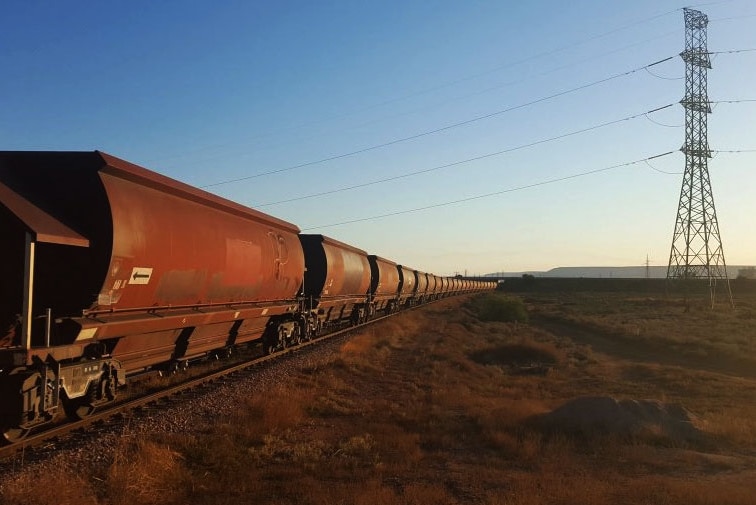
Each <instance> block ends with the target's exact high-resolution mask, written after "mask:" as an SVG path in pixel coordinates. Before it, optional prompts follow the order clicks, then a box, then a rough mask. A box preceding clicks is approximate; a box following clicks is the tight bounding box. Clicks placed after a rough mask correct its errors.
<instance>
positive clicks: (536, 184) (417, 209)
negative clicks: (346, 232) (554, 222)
mask: <svg viewBox="0 0 756 505" xmlns="http://www.w3.org/2000/svg"><path fill="white" fill-rule="evenodd" d="M674 152H676V151H668V152H666V153H662V154H657V155H654V156H649V157H647V158H643V159H640V160H635V161H629V162H627V163H620V164H619V165H612V166H610V167H604V168H597V169H594V170H588V171H585V172H580V173H577V174H572V175H567V176H564V177H557V178H554V179H548V180H545V181H540V182H534V183H532V184H526V185H524V186H517V187H515V188H508V189H503V190H501V191H494V192H492V193H485V194H482V195H475V196H471V197H468V198H460V199H459V200H452V201H448V202H442V203H436V204H433V205H426V206H424V207H415V208H413V209H407V210H399V211H396V212H389V213H387V214H380V215H377V216H370V217H363V218H359V219H351V220H349V221H341V222H338V223H331V224H324V225H320V226H310V227H308V228H302V231H309V230H316V229H321V228H332V227H334V226H342V225H345V224H352V223H360V222H363V221H372V220H375V219H383V218H385V217H391V216H399V215H402V214H410V213H413V212H420V211H423V210H428V209H436V208H439V207H446V206H449V205H456V204H459V203H465V202H470V201H473V200H480V199H482V198H489V197H492V196H498V195H503V194H505V193H513V192H515V191H522V190H524V189H531V188H536V187H539V186H545V185H547V184H554V183H557V182H564V181H567V180H570V179H577V178H578V177H585V176H588V175H594V174H598V173H601V172H607V171H609V170H614V169H617V168H622V167H629V166H631V165H637V164H638V163H644V162H646V161H650V160H653V159H656V158H661V157H662V156H667V155H669V154H673V153H674Z"/></svg>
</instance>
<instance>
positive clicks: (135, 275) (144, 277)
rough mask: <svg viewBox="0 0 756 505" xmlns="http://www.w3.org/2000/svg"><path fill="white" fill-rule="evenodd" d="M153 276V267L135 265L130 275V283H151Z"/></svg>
mask: <svg viewBox="0 0 756 505" xmlns="http://www.w3.org/2000/svg"><path fill="white" fill-rule="evenodd" d="M150 277H152V268H147V267H134V268H133V269H132V270H131V275H130V276H129V284H149V283H150Z"/></svg>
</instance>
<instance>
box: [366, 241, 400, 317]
mask: <svg viewBox="0 0 756 505" xmlns="http://www.w3.org/2000/svg"><path fill="white" fill-rule="evenodd" d="M368 262H369V263H370V299H371V302H372V304H373V308H374V310H375V311H376V312H384V313H391V312H393V311H394V310H396V308H397V307H398V299H399V269H398V268H397V264H396V263H394V262H393V261H391V260H387V259H385V258H381V257H380V256H376V255H374V254H371V255H369V256H368Z"/></svg>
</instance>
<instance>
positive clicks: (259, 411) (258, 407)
mask: <svg viewBox="0 0 756 505" xmlns="http://www.w3.org/2000/svg"><path fill="white" fill-rule="evenodd" d="M311 395H312V390H311V389H310V388H307V387H304V386H300V387H298V388H291V387H285V386H278V387H274V388H272V389H271V390H269V391H265V392H262V393H260V394H256V395H253V396H250V397H249V399H247V401H246V407H247V408H246V410H245V411H244V412H243V413H242V414H243V417H244V421H243V424H246V425H249V424H252V423H250V421H255V423H254V424H255V429H254V430H253V433H254V432H256V431H261V432H263V433H267V432H269V431H273V430H285V429H288V428H291V427H294V426H296V425H297V424H299V423H300V422H301V421H302V419H303V418H304V417H305V412H304V407H303V405H304V404H305V403H306V402H308V401H311Z"/></svg>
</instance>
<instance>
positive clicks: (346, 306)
mask: <svg viewBox="0 0 756 505" xmlns="http://www.w3.org/2000/svg"><path fill="white" fill-rule="evenodd" d="M299 240H300V242H301V243H302V249H303V250H304V255H305V267H306V271H305V275H304V285H303V288H302V293H303V295H304V297H305V303H306V304H307V310H308V312H309V313H310V314H313V316H314V317H313V318H312V319H311V322H310V326H311V329H312V331H313V333H315V334H318V333H320V331H321V330H322V329H323V328H325V327H328V326H334V325H339V324H342V323H344V322H349V323H351V324H359V323H362V322H364V321H365V320H367V318H368V317H370V316H371V315H372V310H371V308H372V307H371V305H370V304H369V303H368V296H369V294H370V262H369V261H368V254H367V253H366V252H365V251H363V250H361V249H357V248H356V247H353V246H350V245H348V244H344V243H343V242H339V241H337V240H334V239H332V238H330V237H325V236H323V235H307V234H300V235H299ZM313 324H314V326H313Z"/></svg>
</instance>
